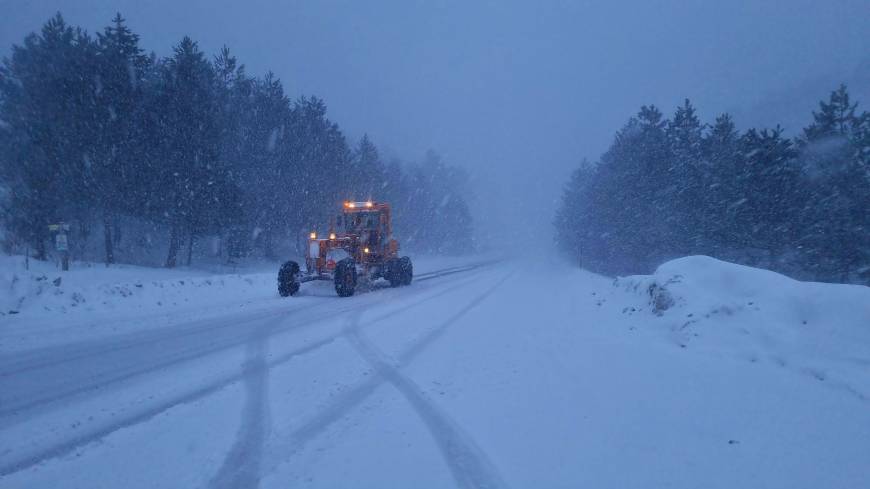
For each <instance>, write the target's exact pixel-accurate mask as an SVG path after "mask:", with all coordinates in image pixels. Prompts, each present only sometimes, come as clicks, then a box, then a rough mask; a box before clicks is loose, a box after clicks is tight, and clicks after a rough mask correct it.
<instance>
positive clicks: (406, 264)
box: [399, 256, 414, 285]
mask: <svg viewBox="0 0 870 489" xmlns="http://www.w3.org/2000/svg"><path fill="white" fill-rule="evenodd" d="M399 271H400V273H399V276H400V277H401V284H402V285H411V281H412V280H413V279H414V264H413V263H411V259H410V258H408V257H407V256H403V257H402V258H399Z"/></svg>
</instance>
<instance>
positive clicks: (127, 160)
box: [89, 14, 150, 264]
mask: <svg viewBox="0 0 870 489" xmlns="http://www.w3.org/2000/svg"><path fill="white" fill-rule="evenodd" d="M124 22H125V21H124V19H123V18H122V17H121V14H117V15H116V16H115V18H114V19H112V25H111V26H109V27H106V28H105V30H104V32H102V33H100V34H98V35H97V59H98V63H99V65H98V72H99V75H98V76H99V78H98V79H99V90H98V91H97V94H96V99H97V100H96V103H97V114H98V115H97V117H98V129H99V130H98V137H97V144H95V145H94V155H93V161H92V164H91V167H90V172H89V175H90V179H91V182H92V186H91V190H92V192H93V194H94V195H93V197H92V199H93V202H94V204H96V207H97V208H98V209H101V210H102V213H103V233H104V246H105V252H106V263H107V264H110V263H114V261H115V252H114V244H115V243H116V241H118V240H119V239H120V236H119V234H118V232H117V222H116V221H117V218H118V214H119V213H121V212H133V211H134V208H131V207H129V205H128V204H127V203H128V202H129V200H128V195H129V194H130V193H131V192H132V188H131V186H132V185H134V182H132V181H131V176H132V174H134V173H135V170H134V169H133V168H132V167H133V166H136V165H139V164H141V157H142V154H141V153H142V151H144V150H145V148H143V147H142V146H141V144H139V143H140V140H139V138H138V134H137V128H138V127H139V121H138V120H137V119H136V118H137V117H138V116H139V115H140V114H141V111H140V110H139V109H140V107H141V106H142V104H143V94H142V91H141V90H142V84H141V81H142V79H143V78H144V76H145V73H146V71H147V70H148V68H149V64H150V60H149V58H148V57H147V56H145V55H144V54H143V52H142V50H141V49H140V48H139V36H138V35H136V34H134V33H133V32H132V31H130V29H129V28H128V27H127V26H126V25H125V23H124ZM113 230H116V232H115V234H114V236H113Z"/></svg>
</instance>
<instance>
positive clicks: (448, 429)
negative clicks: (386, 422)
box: [347, 315, 507, 489]
mask: <svg viewBox="0 0 870 489" xmlns="http://www.w3.org/2000/svg"><path fill="white" fill-rule="evenodd" d="M347 338H348V340H349V341H350V344H351V345H353V347H354V349H355V350H356V351H357V353H359V354H360V356H362V357H363V358H364V359H365V360H366V361H367V362H368V363H369V365H371V366H372V368H373V369H374V370H375V371H376V372H378V373H379V374H380V376H381V377H382V378H384V379H386V380H387V382H389V383H390V384H392V385H393V387H395V388H396V389H397V390H398V391H399V392H400V393H401V394H402V396H404V397H405V399H406V400H407V401H408V402H409V403H410V404H411V407H413V408H414V411H416V413H417V415H418V416H419V417H420V419H421V420H422V421H423V423H424V424H425V425H426V428H427V429H428V430H429V434H431V435H432V438H434V440H435V442H436V443H437V444H438V448H439V449H440V450H441V456H442V457H443V458H444V461H445V462H446V463H447V466H448V467H449V468H450V472H451V473H452V474H453V479H454V480H455V481H456V485H457V486H459V487H462V488H466V489H478V488H480V489H482V488H498V487H507V485H506V484H505V482H504V480H503V479H502V477H501V475H499V473H498V470H496V468H495V466H494V465H493V464H492V462H490V461H489V458H488V457H487V456H486V454H485V453H484V452H483V451H482V450H481V449H480V448H479V447H478V446H477V444H476V443H474V440H473V439H472V438H471V437H470V436H469V435H468V434H467V433H466V432H465V431H464V430H463V429H462V428H461V427H460V426H459V425H458V424H457V423H456V422H455V421H453V420H452V419H451V418H450V416H448V415H447V413H445V412H444V411H442V410H441V409H440V408H439V407H438V406H437V405H436V404H435V403H433V402H432V401H431V400H430V399H428V396H426V394H425V393H424V392H423V390H422V389H420V387H419V386H418V385H417V384H416V383H415V382H414V381H413V380H411V379H410V378H409V377H407V376H405V375H404V374H402V372H401V371H399V368H398V366H395V365H391V364H390V361H389V359H388V358H387V357H385V356H384V354H383V353H382V352H381V351H380V350H378V349H377V347H375V346H374V345H373V344H372V343H371V342H370V341H369V340H368V339H367V338H366V337H365V336H363V334H362V332H361V331H360V330H359V316H358V315H357V316H354V318H353V320H352V323H351V325H350V327H349V328H348V330H347Z"/></svg>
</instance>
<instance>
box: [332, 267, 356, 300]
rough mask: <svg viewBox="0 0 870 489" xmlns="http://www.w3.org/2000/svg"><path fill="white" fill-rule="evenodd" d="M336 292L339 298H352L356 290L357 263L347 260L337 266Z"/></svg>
mask: <svg viewBox="0 0 870 489" xmlns="http://www.w3.org/2000/svg"><path fill="white" fill-rule="evenodd" d="M334 280H335V292H336V293H337V294H338V296H339V297H350V296H352V295H353V293H354V291H355V290H356V263H354V261H353V260H352V259H350V258H345V259H344V260H341V261H340V262H338V263H336V264H335V279H334Z"/></svg>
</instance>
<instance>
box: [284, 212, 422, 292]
mask: <svg viewBox="0 0 870 489" xmlns="http://www.w3.org/2000/svg"><path fill="white" fill-rule="evenodd" d="M392 235H393V225H392V220H391V215H390V205H389V204H386V203H381V202H373V201H365V202H345V203H344V205H343V206H342V212H341V214H339V215H338V216H337V218H336V222H335V225H333V226H330V229H329V233H328V234H327V235H326V236H323V237H321V236H318V234H317V232H316V231H312V232H311V234H310V235H309V237H308V247H307V249H306V254H305V271H302V270H301V269H300V267H299V264H298V263H296V262H295V261H288V262H285V263H284V264H283V265H281V268H280V270H279V271H278V293H279V294H280V295H281V296H282V297H287V296H289V295H294V294H296V292H298V291H299V287H300V285H301V284H302V283H305V282H310V281H312V280H330V281H332V282H333V283H334V284H335V291H336V293H338V295H339V296H340V297H349V296H352V295H353V294H354V292H355V291H356V288H357V285H358V284H359V283H361V282H373V281H375V280H377V279H381V278H382V279H384V280H386V281H388V282H389V283H390V286H392V287H398V286H400V285H409V284H410V283H411V280H412V279H413V277H414V268H413V265H412V263H411V259H410V258H408V257H407V256H403V257H399V243H398V241H396V240H395V239H393V236H392Z"/></svg>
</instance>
